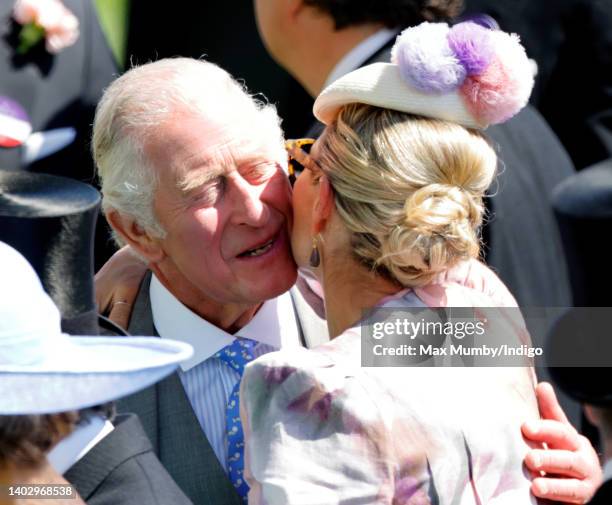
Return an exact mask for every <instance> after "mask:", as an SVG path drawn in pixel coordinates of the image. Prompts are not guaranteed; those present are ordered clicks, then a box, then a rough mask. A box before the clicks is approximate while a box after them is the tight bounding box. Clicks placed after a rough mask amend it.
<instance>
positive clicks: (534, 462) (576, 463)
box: [525, 449, 591, 479]
mask: <svg viewBox="0 0 612 505" xmlns="http://www.w3.org/2000/svg"><path fill="white" fill-rule="evenodd" d="M525 465H526V466H527V468H529V470H531V471H532V472H536V473H537V472H546V473H547V474H553V475H564V476H566V477H570V478H574V479H584V478H586V477H588V476H589V472H590V471H591V467H590V464H589V463H588V462H587V461H585V460H584V458H582V457H581V455H580V454H578V455H577V454H576V453H575V452H573V451H563V450H542V449H534V450H531V451H529V453H527V456H525ZM540 475H541V474H540Z"/></svg>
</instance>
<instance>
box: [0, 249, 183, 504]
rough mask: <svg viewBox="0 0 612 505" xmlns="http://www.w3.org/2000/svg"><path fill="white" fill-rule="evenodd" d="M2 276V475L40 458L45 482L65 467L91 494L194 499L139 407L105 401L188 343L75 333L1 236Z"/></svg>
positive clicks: (177, 356)
mask: <svg viewBox="0 0 612 505" xmlns="http://www.w3.org/2000/svg"><path fill="white" fill-rule="evenodd" d="M0 277H1V278H2V279H3V283H2V286H1V287H0V384H2V394H1V395H0V467H1V468H2V474H1V475H2V478H3V482H2V484H5V483H12V484H21V483H22V482H21V481H20V478H21V477H26V478H27V477H28V471H29V469H31V468H34V469H36V472H34V475H39V476H38V477H37V479H38V480H37V481H36V482H37V483H41V484H42V483H44V482H45V481H44V480H40V479H45V478H47V477H48V478H50V479H51V478H53V476H54V475H61V474H64V478H65V479H66V480H68V481H69V482H70V483H71V484H73V485H74V486H75V488H76V489H77V491H78V493H79V495H80V496H81V497H82V498H83V499H84V500H86V501H87V502H88V503H93V504H96V503H98V504H111V503H112V504H121V503H125V504H134V505H136V504H138V505H140V504H142V503H157V504H159V505H162V504H164V505H165V504H168V503H173V504H174V503H177V504H185V505H188V504H190V503H191V502H190V501H189V500H188V499H187V498H186V497H185V495H184V494H183V493H182V492H181V491H180V490H179V488H178V486H177V485H176V484H175V483H174V482H173V481H172V479H171V478H170V476H169V475H168V474H167V472H166V471H165V470H164V468H163V467H162V466H161V464H160V463H159V461H158V460H157V458H156V456H155V454H154V452H153V448H152V447H151V443H150V442H149V440H148V439H147V437H146V435H145V434H144V431H143V429H142V426H141V425H140V422H139V421H138V419H137V418H136V416H134V415H131V414H128V415H124V416H118V417H117V418H115V417H114V411H113V407H112V403H108V402H112V401H113V400H115V399H118V398H120V397H122V396H125V395H128V394H131V393H134V392H135V391H138V390H140V389H142V388H145V387H147V386H149V385H151V384H153V383H155V382H157V381H158V380H160V379H162V378H163V377H165V376H167V375H168V374H170V373H171V372H172V371H173V370H174V369H175V368H176V367H177V366H178V363H179V362H180V361H182V360H184V359H187V358H189V357H190V356H191V354H192V349H191V347H190V346H189V345H187V344H183V343H180V342H174V341H169V340H164V341H161V340H159V339H152V338H138V339H118V338H115V337H110V338H103V337H91V336H90V337H69V336H68V335H66V334H64V333H62V332H61V329H60V314H59V311H58V309H57V307H56V306H55V305H54V304H53V302H52V300H51V299H50V298H49V296H48V295H47V294H46V293H45V292H44V291H43V288H42V286H41V284H40V281H39V279H38V277H37V276H36V273H35V272H34V270H33V269H32V267H31V266H30V264H29V263H28V262H27V261H26V259H25V258H24V257H23V256H21V255H20V254H19V253H18V252H17V251H16V250H15V249H13V248H11V247H10V246H8V245H6V244H4V243H2V242H0ZM49 465H50V466H49ZM39 472H40V473H39ZM32 478H34V477H32ZM30 482H32V480H31V479H30ZM50 482H62V481H61V480H59V479H57V478H56V479H54V480H51V481H50Z"/></svg>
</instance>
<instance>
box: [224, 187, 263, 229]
mask: <svg viewBox="0 0 612 505" xmlns="http://www.w3.org/2000/svg"><path fill="white" fill-rule="evenodd" d="M232 179H233V180H232V181H231V183H230V185H231V187H232V188H231V191H232V205H233V207H234V208H233V213H232V216H233V218H232V221H233V222H234V224H246V225H249V226H263V225H264V224H266V223H267V222H268V219H269V217H270V209H269V208H268V205H267V204H266V203H265V202H262V200H261V197H262V194H263V190H264V188H265V184H260V185H253V184H250V183H249V182H248V181H246V180H245V179H243V178H242V177H240V176H238V177H235V178H232Z"/></svg>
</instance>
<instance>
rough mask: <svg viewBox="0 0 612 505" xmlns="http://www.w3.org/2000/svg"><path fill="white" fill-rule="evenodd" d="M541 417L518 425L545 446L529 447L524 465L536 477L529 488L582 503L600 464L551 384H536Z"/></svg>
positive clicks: (599, 478)
mask: <svg viewBox="0 0 612 505" xmlns="http://www.w3.org/2000/svg"><path fill="white" fill-rule="evenodd" d="M536 396H537V398H538V404H539V407H540V415H541V416H542V419H541V420H539V421H530V422H527V423H525V424H523V426H522V431H523V435H524V436H525V438H527V439H528V440H530V441H533V442H539V443H545V444H546V447H548V448H547V449H532V450H531V451H529V452H528V453H527V456H525V465H526V466H527V468H529V470H531V471H532V472H533V473H534V474H535V475H541V476H539V477H536V478H535V479H534V480H533V482H532V484H531V492H532V493H533V494H534V495H535V496H537V497H538V498H544V499H549V500H554V501H559V502H565V503H586V502H588V501H589V500H590V499H591V498H592V497H593V495H594V494H595V491H596V490H597V488H598V487H599V486H600V484H601V481H602V472H601V466H600V464H599V459H598V457H597V453H596V452H595V449H593V446H592V445H591V442H589V440H588V439H587V438H586V437H584V436H582V435H580V434H579V433H578V432H577V431H576V429H575V428H574V427H573V426H572V425H571V424H570V422H569V421H568V419H567V417H566V416H565V413H564V412H563V409H562V408H561V406H560V405H559V402H558V401H557V397H556V395H555V392H554V390H553V388H552V386H551V385H550V384H548V383H546V382H542V383H540V384H538V385H537V387H536Z"/></svg>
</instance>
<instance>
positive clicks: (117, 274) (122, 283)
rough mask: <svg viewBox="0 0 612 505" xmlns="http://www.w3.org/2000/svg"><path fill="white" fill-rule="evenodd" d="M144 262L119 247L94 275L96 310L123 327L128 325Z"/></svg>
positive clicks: (129, 251) (128, 249) (127, 250)
mask: <svg viewBox="0 0 612 505" xmlns="http://www.w3.org/2000/svg"><path fill="white" fill-rule="evenodd" d="M146 271H147V266H146V265H145V264H144V263H143V261H142V260H141V259H140V258H138V257H137V256H136V255H135V254H134V253H133V252H132V250H131V249H130V247H129V246H125V247H123V248H121V249H119V250H118V251H117V252H116V253H115V254H113V256H112V257H111V258H110V259H109V260H108V261H107V262H106V263H105V264H104V266H103V267H102V268H101V269H100V270H99V271H98V273H97V274H96V277H95V286H96V304H97V305H98V311H99V312H100V313H101V314H103V315H107V316H108V318H109V319H110V320H111V321H113V322H114V323H116V324H118V325H119V326H121V327H122V328H127V326H128V322H129V321H130V314H131V313H132V307H133V305H134V301H135V300H136V296H137V295H138V289H139V288H140V283H141V282H142V278H143V277H144V275H145V273H146Z"/></svg>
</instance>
